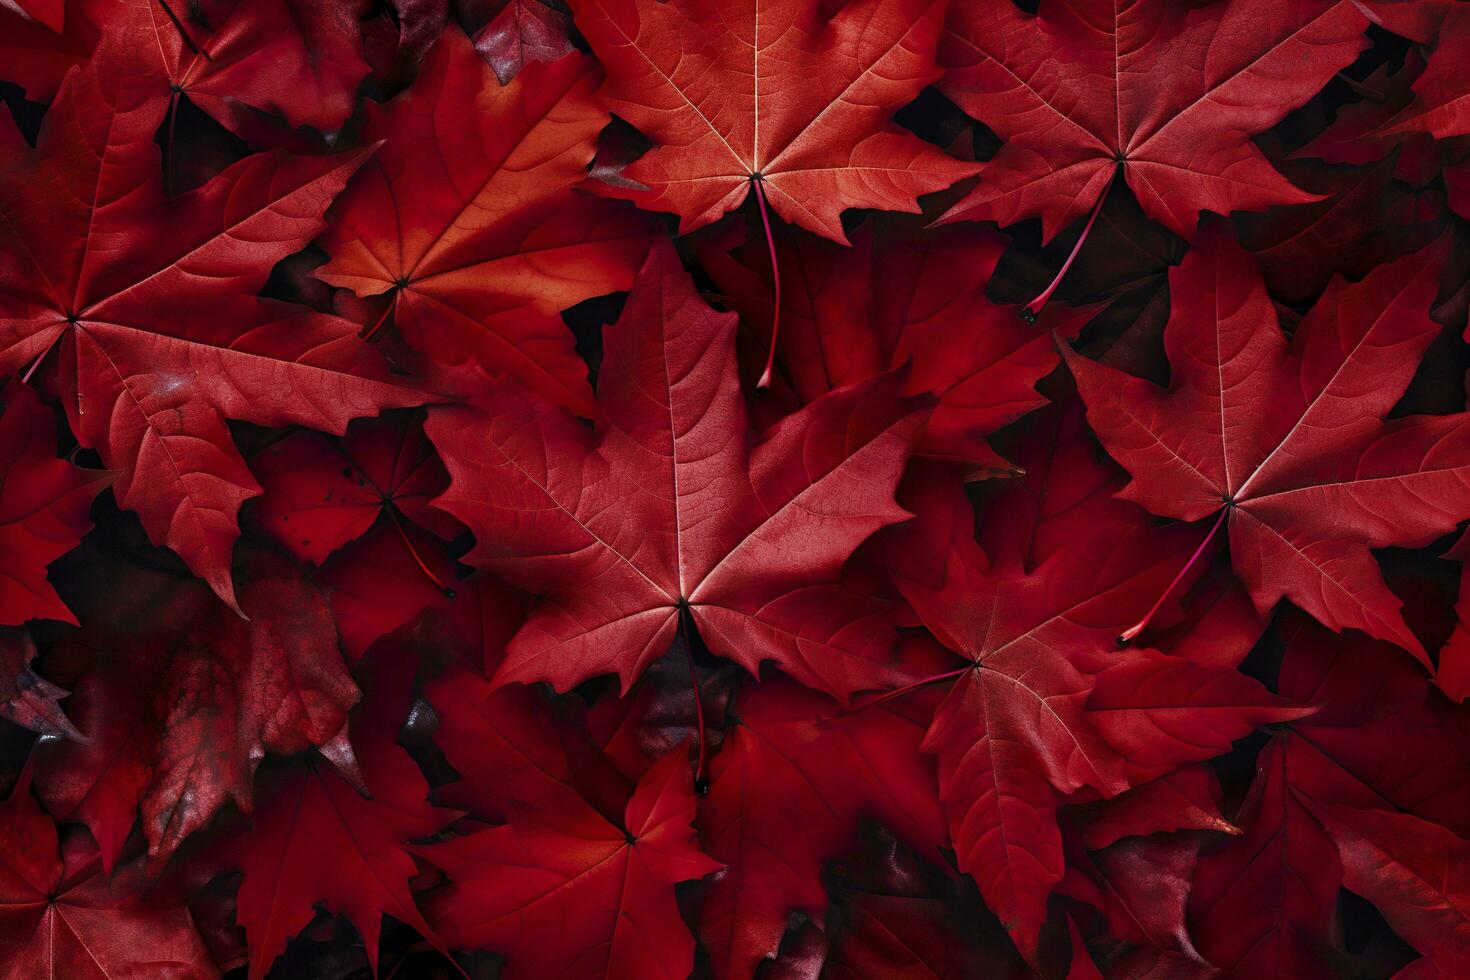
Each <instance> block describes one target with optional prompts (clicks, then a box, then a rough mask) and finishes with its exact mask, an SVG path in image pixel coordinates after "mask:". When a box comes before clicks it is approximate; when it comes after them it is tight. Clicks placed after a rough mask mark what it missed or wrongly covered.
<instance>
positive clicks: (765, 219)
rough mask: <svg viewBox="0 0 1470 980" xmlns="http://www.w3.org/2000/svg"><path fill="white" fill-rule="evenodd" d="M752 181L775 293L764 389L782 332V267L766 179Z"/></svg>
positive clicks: (761, 386) (758, 384)
mask: <svg viewBox="0 0 1470 980" xmlns="http://www.w3.org/2000/svg"><path fill="white" fill-rule="evenodd" d="M750 182H751V183H752V184H754V185H755V201H756V204H758V205H759V206H760V212H761V225H762V226H763V227H764V228H765V230H766V248H768V249H770V251H771V287H772V290H773V293H774V298H773V300H772V303H771V350H770V353H768V354H767V355H766V369H765V370H764V371H762V372H761V379H760V380H759V381H757V382H756V384H755V386H756V388H757V389H761V390H764V389H766V388H769V387H770V386H771V370H772V368H774V367H775V365H776V338H777V337H778V336H779V335H780V332H781V267H780V265H779V264H777V262H776V236H774V235H772V234H771V216H770V215H769V214H768V213H766V187H765V179H764V178H763V177H762V176H761V175H760V174H752V175H751V178H750Z"/></svg>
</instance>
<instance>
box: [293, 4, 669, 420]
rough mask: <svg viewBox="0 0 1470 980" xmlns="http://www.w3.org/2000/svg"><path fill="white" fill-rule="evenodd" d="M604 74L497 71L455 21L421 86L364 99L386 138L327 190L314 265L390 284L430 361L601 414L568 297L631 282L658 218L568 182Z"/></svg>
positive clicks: (377, 289)
mask: <svg viewBox="0 0 1470 980" xmlns="http://www.w3.org/2000/svg"><path fill="white" fill-rule="evenodd" d="M597 80H598V70H597V65H596V63H595V62H594V61H592V59H590V58H588V57H586V56H585V55H581V54H572V55H568V56H566V57H564V58H561V59H559V60H557V61H555V62H551V63H549V64H531V65H528V66H526V68H525V69H524V70H523V71H521V72H520V73H519V74H518V75H517V76H516V78H515V79H514V80H513V81H512V82H511V83H510V84H508V85H506V86H504V87H502V86H501V85H500V84H498V83H497V82H496V80H495V76H494V75H493V74H492V73H491V70H490V67H489V66H488V65H486V63H485V61H484V59H482V58H481V57H480V56H479V55H478V54H476V52H475V49H474V48H473V47H472V46H471V44H470V40H469V38H467V37H466V36H465V35H464V32H462V31H460V30H458V29H457V28H454V27H450V28H449V29H447V30H446V31H445V32H444V34H443V35H442V36H441V37H440V38H439V41H438V43H437V45H436V46H435V47H434V49H433V51H431V52H430V53H429V56H428V58H427V59H426V60H425V61H424V65H423V68H422V70H421V73H420V75H419V77H418V80H417V81H416V82H415V83H414V85H413V87H412V88H411V89H409V90H408V91H407V92H405V93H403V94H402V95H400V96H398V97H397V98H396V99H394V100H393V101H391V102H389V103H388V104H387V105H385V106H381V107H379V106H375V105H374V106H371V107H370V108H369V110H368V114H367V123H366V126H365V135H366V136H367V138H369V139H374V140H383V141H384V144H383V146H381V147H380V148H379V150H378V152H377V155H376V157H375V158H374V160H373V162H372V163H371V164H369V165H368V166H367V167H365V168H364V169H363V171H362V173H360V174H359V175H358V176H357V177H356V178H355V179H354V180H353V181H352V183H351V185H350V186H349V187H348V189H347V191H346V193H344V194H343V196H342V198H341V200H339V201H338V202H337V204H336V205H335V206H334V208H333V211H332V221H331V224H330V227H329V229H328V231H327V234H326V236H325V237H324V238H323V240H322V245H323V247H325V248H326V250H327V252H328V253H330V254H331V256H332V258H331V261H329V262H328V263H327V264H326V265H324V266H322V267H321V268H320V269H318V270H317V272H316V275H317V276H318V277H320V278H322V279H324V280H326V281H327V282H329V283H331V284H332V285H334V286H341V287H345V288H348V289H351V290H353V291H354V292H356V293H357V294H359V295H361V296H379V295H383V294H386V303H387V306H386V307H385V308H384V309H383V310H382V312H381V318H382V319H383V320H386V318H387V317H389V316H392V317H393V320H394V322H395V323H396V324H397V326H398V327H399V329H400V330H402V331H403V333H404V335H405V337H406V339H407V340H408V341H409V342H410V343H412V344H414V345H415V346H417V347H419V348H420V349H422V350H424V351H425V352H426V353H427V354H428V356H429V357H431V358H433V359H435V360H437V361H440V362H444V363H449V364H458V363H461V362H463V361H465V360H467V359H471V358H473V359H476V360H478V361H479V362H480V363H482V364H484V365H485V366H486V367H487V368H489V369H491V370H493V371H497V372H506V373H509V374H510V375H512V376H513V377H515V378H516V379H518V380H519V381H520V382H521V383H522V384H525V385H526V386H528V387H530V388H532V389H533V390H535V391H537V392H539V393H540V394H542V395H545V396H546V397H548V398H551V399H552V400H554V401H558V402H560V403H561V404H564V405H566V406H567V407H568V408H571V409H574V410H577V411H580V412H582V413H583V414H585V415H591V414H594V413H595V412H596V403H595V402H593V400H592V390H591V387H590V386H589V385H588V383H587V368H586V365H585V364H583V363H582V361H581V360H580V359H579V358H578V357H577V354H576V351H575V348H574V346H573V336H572V333H571V331H569V330H568V329H567V327H566V325H565V324H564V323H563V322H562V320H561V311H562V310H564V309H566V308H567V307H570V306H573V305H575V304H576V303H579V302H581V301H582V300H584V299H587V298H588V297H591V296H598V295H601V294H604V293H611V292H615V291H617V290H622V289H627V288H628V286H629V284H630V283H631V282H632V279H633V274H634V273H635V272H636V271H637V269H638V267H639V265H640V264H641V263H642V261H643V256H644V253H645V251H646V249H647V239H648V236H649V233H650V230H651V229H650V227H649V224H648V222H647V221H646V220H645V219H644V217H643V216H641V215H639V214H638V213H637V212H635V211H633V210H632V209H631V208H628V207H627V206H626V205H621V206H620V205H617V204H615V203H613V202H609V201H602V200H598V199H596V198H593V197H590V196H588V195H585V194H581V193H574V192H573V191H572V186H573V185H574V184H576V183H578V182H580V181H581V180H582V179H583V178H584V177H585V176H586V167H587V164H588V163H589V162H590V161H591V159H592V156H593V152H594V144H595V140H596V138H597V133H598V132H599V131H600V130H601V129H602V127H603V126H605V125H606V124H607V122H608V114H607V111H606V110H605V109H603V108H601V107H600V106H599V105H598V104H597V102H596V101H595V100H594V99H593V96H592V92H593V89H594V88H595V87H596V85H597ZM430 148H432V149H430Z"/></svg>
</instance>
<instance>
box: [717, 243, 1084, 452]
mask: <svg viewBox="0 0 1470 980" xmlns="http://www.w3.org/2000/svg"><path fill="white" fill-rule="evenodd" d="M852 239H853V244H852V247H851V248H841V247H838V246H836V245H833V244H832V243H830V242H826V241H823V240H820V239H815V238H812V237H810V236H808V235H804V234H801V233H799V232H796V233H792V232H788V231H786V230H784V229H783V230H781V231H778V232H777V234H776V237H775V242H776V253H777V256H778V261H777V265H778V267H779V268H780V272H781V278H782V282H781V286H782V288H781V292H780V295H781V302H782V305H781V310H780V318H779V322H780V324H781V329H780V332H779V335H778V338H777V341H776V343H777V360H778V364H779V366H780V372H779V373H780V375H781V377H782V379H783V380H784V381H785V382H786V383H787V384H789V385H790V386H791V387H792V389H793V390H794V393H795V394H796V397H797V398H798V399H799V400H800V401H801V402H802V403H806V402H810V401H812V400H813V399H816V398H818V397H820V396H821V395H823V394H825V393H826V392H828V391H832V390H834V389H836V388H841V387H843V386H844V385H848V384H853V383H855V382H858V381H862V380H865V379H867V378H871V377H873V376H874V375H876V374H880V373H882V372H883V371H887V370H890V369H892V368H895V367H899V366H901V365H903V364H905V363H907V364H909V367H910V369H909V372H908V374H907V375H906V376H905V377H906V383H905V385H904V391H905V393H906V394H911V395H918V394H931V395H933V396H934V397H935V399H937V403H936V404H935V407H934V410H933V412H932V414H930V416H929V420H928V422H927V423H926V424H925V426H924V429H923V431H922V433H921V434H920V435H919V437H918V440H917V441H916V444H915V451H916V452H920V453H924V454H927V455H933V456H938V457H943V458H948V459H956V460H963V461H966V462H969V463H973V464H976V466H977V467H979V468H983V469H984V470H985V471H987V472H988V471H993V470H1009V469H1010V468H1011V464H1010V463H1008V462H1007V461H1006V460H1004V459H1002V458H1001V457H1000V456H999V455H997V454H996V452H995V451H994V450H993V449H992V448H991V447H990V445H989V444H988V443H987V442H986V437H988V436H990V435H991V434H992V433H994V432H995V431H996V430H998V429H1000V428H1001V427H1002V426H1005V425H1008V424H1010V423H1011V422H1014V421H1015V420H1016V419H1017V418H1019V417H1020V416H1021V415H1023V414H1024V413H1026V412H1028V411H1031V410H1033V409H1036V408H1039V407H1040V406H1042V405H1044V404H1046V399H1045V398H1043V397H1042V396H1041V395H1039V394H1037V392H1036V391H1035V388H1034V385H1035V383H1036V381H1038V380H1039V379H1040V378H1041V377H1042V376H1044V375H1046V374H1048V373H1049V372H1050V371H1051V370H1052V369H1053V368H1055V367H1056V365H1057V364H1058V363H1059V357H1058V355H1057V353H1056V347H1055V344H1054V343H1053V342H1052V341H1051V339H1050V337H1049V336H1048V335H1049V334H1050V332H1051V331H1052V330H1053V329H1055V330H1057V331H1059V332H1060V333H1061V334H1062V335H1063V336H1066V337H1072V336H1075V335H1076V333H1077V330H1078V329H1080V328H1081V326H1082V322H1083V318H1082V317H1081V316H1075V315H1073V316H1070V317H1067V316H1053V315H1048V316H1047V318H1046V319H1045V320H1044V322H1042V323H1039V324H1029V323H1027V322H1025V321H1024V320H1022V319H1021V318H1020V317H1018V316H1017V315H1016V311H1015V310H1014V309H1012V308H1007V307H1003V306H1001V305H999V304H996V303H992V302H990V301H989V300H988V299H987V298H986V297H985V292H984V284H985V283H986V281H988V280H989V279H990V278H991V276H992V274H993V273H994V270H995V266H996V263H998V262H999V261H1000V257H1001V252H1002V251H1004V247H1005V242H1004V240H1003V239H1002V238H1001V237H1000V236H998V235H995V234H993V233H990V232H987V231H983V230H980V229H976V228H972V227H968V226H960V227H954V228H944V229H939V230H937V231H929V232H925V231H923V230H922V223H921V222H919V221H917V220H915V219H910V218H907V217H893V218H889V217H887V216H884V217H880V218H875V219H870V220H868V221H865V222H864V223H863V224H862V225H860V226H859V227H858V229H857V230H856V231H854V232H853V234H852ZM699 256H700V260H701V263H702V264H703V266H704V268H705V269H706V270H707V271H708V272H709V274H710V277H711V278H712V279H714V281H715V284H716V285H717V286H719V287H720V289H721V290H722V291H723V292H724V293H725V294H726V295H727V296H728V297H729V300H730V302H731V305H732V306H733V307H734V309H735V310H736V311H737V312H739V313H740V315H741V319H742V321H743V322H744V323H745V324H746V325H747V326H749V327H752V328H753V329H754V330H756V331H760V330H761V329H762V328H763V327H764V325H767V324H771V323H773V322H776V320H775V317H774V316H773V311H772V295H771V288H770V286H769V285H768V281H769V278H770V260H769V258H768V257H767V255H766V248H765V244H764V243H763V242H760V243H757V242H750V243H748V244H746V245H745V246H744V247H743V248H741V249H739V250H737V251H735V252H733V253H730V252H725V251H724V250H722V249H720V248H718V247H706V248H702V249H700V251H699ZM756 341H757V343H756V346H757V347H759V349H760V358H761V360H762V361H763V360H764V358H765V356H766V349H767V348H768V347H769V346H770V337H769V336H768V335H758V336H757V337H756ZM751 366H756V365H753V364H752V365H751ZM758 371H759V368H758V366H756V372H752V375H751V380H752V381H753V380H754V377H755V375H756V374H757V373H758Z"/></svg>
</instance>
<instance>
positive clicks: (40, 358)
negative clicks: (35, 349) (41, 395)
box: [20, 330, 66, 385]
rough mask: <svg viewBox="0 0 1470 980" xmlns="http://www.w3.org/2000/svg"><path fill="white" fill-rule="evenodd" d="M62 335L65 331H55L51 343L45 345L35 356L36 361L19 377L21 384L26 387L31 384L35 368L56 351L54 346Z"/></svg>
mask: <svg viewBox="0 0 1470 980" xmlns="http://www.w3.org/2000/svg"><path fill="white" fill-rule="evenodd" d="M64 333H66V331H65V330H58V331H56V336H55V337H52V338H51V343H49V344H47V345H46V349H45V350H43V351H41V353H39V354H37V355H36V359H35V360H34V361H32V362H31V366H30V367H28V368H26V373H25V374H23V375H21V376H20V383H21V384H23V385H28V384H30V383H31V375H33V374H35V373H36V368H38V367H40V366H41V362H42V361H44V360H45V359H46V355H47V354H49V353H51V352H52V351H53V350H55V349H56V345H57V343H58V342H59V341H60V340H61V335H62V334H64Z"/></svg>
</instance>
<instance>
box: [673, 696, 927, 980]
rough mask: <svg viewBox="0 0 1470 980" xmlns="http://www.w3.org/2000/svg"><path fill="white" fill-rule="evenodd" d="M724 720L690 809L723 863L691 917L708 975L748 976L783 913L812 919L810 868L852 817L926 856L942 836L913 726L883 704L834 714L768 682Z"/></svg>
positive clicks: (771, 951)
mask: <svg viewBox="0 0 1470 980" xmlns="http://www.w3.org/2000/svg"><path fill="white" fill-rule="evenodd" d="M734 713H735V716H736V717H737V718H738V719H739V723H738V725H737V726H735V727H734V729H733V730H732V731H731V732H730V733H729V734H728V735H727V737H726V741H725V745H724V747H723V748H722V749H721V751H720V753H719V754H718V755H716V756H715V757H714V760H713V765H712V768H711V772H710V791H709V795H708V796H707V797H706V798H705V799H704V800H702V801H701V802H700V806H699V827H700V836H701V839H702V840H703V841H704V847H705V850H706V852H707V853H708V854H709V855H710V856H711V857H713V858H715V859H716V860H718V861H720V862H721V863H722V864H724V865H726V866H727V870H726V871H724V872H723V873H722V874H721V875H720V877H719V878H718V879H717V880H716V881H715V882H714V883H713V884H712V885H711V886H710V889H709V894H708V897H707V898H706V899H705V903H704V909H703V913H702V915H701V917H700V938H701V939H702V940H703V941H704V944H705V946H706V947H707V948H708V950H709V952H710V956H711V958H712V960H713V966H714V972H715V976H716V977H746V976H750V975H752V973H753V971H754V970H755V968H756V965H757V964H758V963H759V962H760V960H761V959H762V958H763V957H774V956H775V955H776V953H777V950H778V949H779V947H780V945H781V937H782V934H783V933H784V932H785V930H786V923H787V920H788V919H789V918H790V916H791V915H792V914H793V913H795V912H801V913H804V914H806V915H807V916H809V917H810V918H812V919H813V920H816V921H821V919H822V918H823V916H824V914H825V912H826V908H827V894H826V891H825V889H824V888H823V886H822V867H823V865H824V864H825V863H826V862H827V861H829V860H831V859H832V858H835V857H838V856H839V855H841V854H843V853H844V852H845V851H847V850H848V849H850V848H851V847H852V846H853V844H854V843H855V841H856V836H857V830H858V822H859V819H860V818H869V819H874V820H878V821H880V822H881V823H882V824H883V825H884V826H885V827H887V828H888V829H889V830H891V831H892V832H893V833H894V834H895V835H896V836H898V837H899V838H900V839H902V840H906V841H908V842H910V843H911V844H913V845H914V846H915V847H916V848H919V849H920V850H921V851H924V852H928V853H933V852H934V851H935V849H936V848H937V847H938V846H941V845H942V844H943V843H944V842H945V837H946V835H945V828H944V819H943V815H942V814H941V813H940V809H939V801H938V798H937V796H936V794H935V790H934V774H933V771H932V769H931V768H930V767H929V766H928V765H926V764H925V763H923V762H922V761H920V760H921V759H922V757H921V756H919V741H920V739H921V737H922V735H923V727H922V724H921V723H919V722H915V721H914V720H913V719H911V718H906V717H904V716H903V715H901V714H899V713H896V712H894V711H890V710H887V709H883V708H872V709H867V710H864V711H859V712H857V713H855V714H843V713H841V712H840V711H839V709H838V705H837V704H836V703H834V702H832V701H830V700H828V699H826V698H824V697H822V696H820V695H818V694H815V693H813V692H810V691H804V690H802V689H801V688H800V687H798V686H797V685H795V684H792V683H790V682H789V681H783V680H780V679H776V678H773V679H771V680H769V681H767V682H765V683H763V684H760V685H759V686H757V687H756V688H754V689H753V690H751V691H749V692H748V693H745V694H742V695H741V696H740V697H738V698H737V700H736V703H735V707H734ZM772 800H780V801H781V805H780V806H775V807H773V806H771V801H772Z"/></svg>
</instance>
